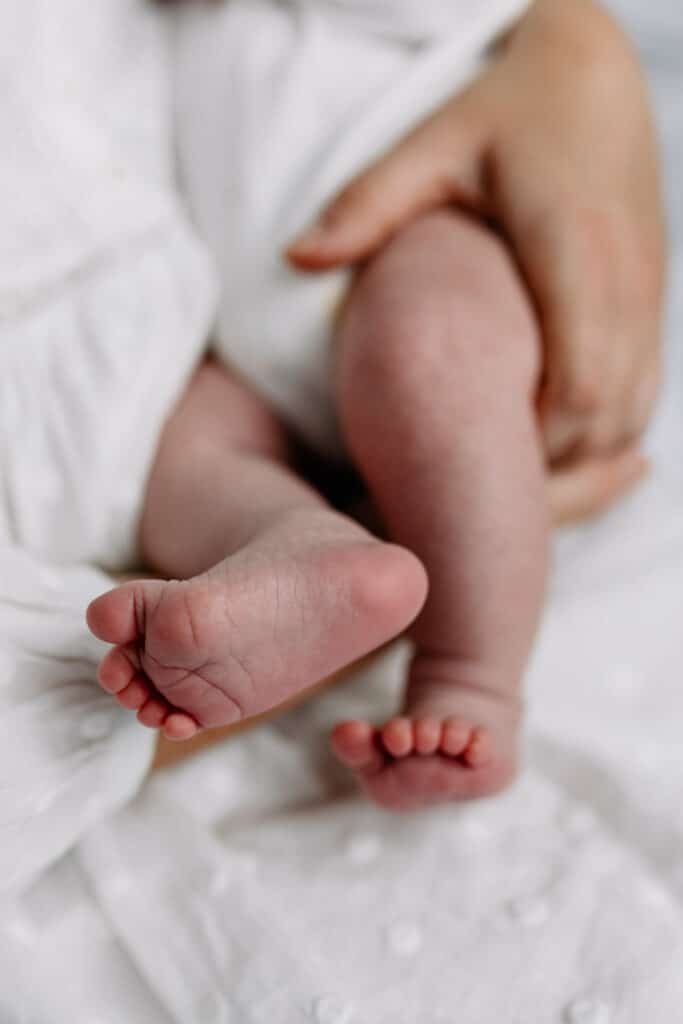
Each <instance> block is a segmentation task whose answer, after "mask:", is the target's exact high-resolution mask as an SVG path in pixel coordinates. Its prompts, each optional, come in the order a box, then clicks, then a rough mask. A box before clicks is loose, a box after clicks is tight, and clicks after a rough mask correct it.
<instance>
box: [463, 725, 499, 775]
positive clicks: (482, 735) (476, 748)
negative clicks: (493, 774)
mask: <svg viewBox="0 0 683 1024" xmlns="http://www.w3.org/2000/svg"><path fill="white" fill-rule="evenodd" d="M493 755H494V744H493V737H492V736H491V733H490V732H489V731H488V729H475V730H474V731H473V733H472V737H471V739H470V741H469V743H468V744H467V747H466V749H465V750H464V751H463V754H462V757H463V760H464V761H465V762H466V763H467V764H469V765H470V766H471V767H472V768H481V767H482V766H483V765H485V764H488V763H489V761H491V760H492V759H493Z"/></svg>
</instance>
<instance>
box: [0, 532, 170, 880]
mask: <svg viewBox="0 0 683 1024" xmlns="http://www.w3.org/2000/svg"><path fill="white" fill-rule="evenodd" d="M110 586H111V581H109V580H108V579H107V577H106V576H104V575H102V574H101V573H99V572H96V571H94V570H91V569H85V568H83V569H65V568H63V567H60V566H56V565H52V566H51V565H48V564H46V563H43V562H39V561H38V560H36V559H35V558H33V557H31V556H30V555H28V554H27V553H26V552H24V551H21V550H20V549H19V548H0V751H1V753H0V896H2V895H6V894H13V893H16V892H18V891H20V890H22V889H23V888H26V886H27V885H28V884H29V883H30V882H31V881H33V880H34V879H35V878H36V877H37V876H38V875H40V874H41V872H43V871H45V870H46V869H47V868H48V867H50V866H51V865H52V864H53V863H54V862H55V861H57V860H58V859H59V857H61V856H62V855H63V854H64V853H65V851H67V850H68V849H69V848H70V847H72V846H74V845H75V843H76V842H77V841H78V840H79V839H80V838H81V837H82V835H83V834H84V833H85V832H87V831H88V829H89V828H91V827H92V826H93V825H94V824H95V823H96V822H98V821H100V820H101V819H103V818H106V817H107V816H109V815H110V814H111V813H112V812H113V811H114V810H116V809H117V808H118V807H120V806H121V805H122V804H124V803H125V802H126V801H127V800H129V799H130V798H131V797H132V796H133V794H134V793H135V791H136V789H137V788H138V787H139V785H140V783H141V781H142V780H143V779H144V777H145V775H146V773H147V770H148V768H149V764H150V760H151V757H152V755H153V751H154V748H155V745H156V741H155V737H154V736H153V735H152V734H151V733H147V732H145V731H144V730H142V729H141V728H140V727H139V726H138V725H137V723H136V722H135V719H134V718H133V717H132V716H131V715H129V714H127V713H126V712H124V711H123V710H122V709H121V708H119V707H118V706H117V705H116V704H115V703H114V702H113V701H112V700H111V698H110V697H109V696H108V695H107V694H105V693H104V692H103V691H102V690H101V689H100V688H99V687H98V686H97V684H96V682H95V669H96V666H97V663H98V662H99V660H100V659H101V658H102V655H103V653H104V652H105V651H106V649H107V648H106V645H105V644H101V643H99V641H97V640H95V638H94V637H92V636H91V635H90V633H89V632H88V631H87V629H86V628H85V622H84V610H85V608H86V606H87V604H88V602H89V601H91V600H92V599H93V598H94V597H96V596H97V595H98V594H101V593H103V591H105V590H107V589H108V588H109V587H110Z"/></svg>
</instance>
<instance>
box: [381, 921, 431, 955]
mask: <svg viewBox="0 0 683 1024" xmlns="http://www.w3.org/2000/svg"><path fill="white" fill-rule="evenodd" d="M387 940H388V943H389V948H390V949H391V952H392V953H394V954H395V955H396V956H405V957H408V956H415V955H416V954H417V953H419V951H420V949H421V948H422V941H423V940H422V931H421V930H420V928H419V927H418V926H417V925H416V924H413V923H412V921H400V922H398V923H397V924H394V925H392V926H391V928H390V929H389V931H388V933H387Z"/></svg>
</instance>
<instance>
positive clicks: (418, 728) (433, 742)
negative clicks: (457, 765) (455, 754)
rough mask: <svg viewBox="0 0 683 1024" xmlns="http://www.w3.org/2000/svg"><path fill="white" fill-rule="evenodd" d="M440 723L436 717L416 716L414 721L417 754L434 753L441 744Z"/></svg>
mask: <svg viewBox="0 0 683 1024" xmlns="http://www.w3.org/2000/svg"><path fill="white" fill-rule="evenodd" d="M441 732H442V724H441V722H440V721H439V719H438V718H418V719H417V720H416V722H415V750H416V752H417V753H418V754H422V755H429V754H435V753H436V752H437V750H438V749H439V746H440V744H441Z"/></svg>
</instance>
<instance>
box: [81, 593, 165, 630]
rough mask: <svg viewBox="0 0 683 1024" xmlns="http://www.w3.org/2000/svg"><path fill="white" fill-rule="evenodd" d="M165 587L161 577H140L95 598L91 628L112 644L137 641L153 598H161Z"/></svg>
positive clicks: (89, 615)
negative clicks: (154, 578)
mask: <svg viewBox="0 0 683 1024" xmlns="http://www.w3.org/2000/svg"><path fill="white" fill-rule="evenodd" d="M163 586H164V584H163V583H162V582H161V581H160V580H142V581H140V580H136V581H135V582H131V583H124V584H123V585H122V586H120V587H116V588H115V589H114V590H110V591H108V592H107V593H106V594H102V595H101V596H100V597H97V598H95V600H94V601H93V602H92V603H91V604H90V606H89V607H88V610H87V612H86V620H87V623H88V627H89V629H90V631H91V632H92V633H94V634H95V636H96V637H97V638H98V639H99V640H104V641H106V643H109V644H130V643H133V642H134V641H135V640H136V639H137V638H138V637H139V636H141V635H142V634H143V632H144V622H145V617H146V609H147V606H148V604H149V602H150V600H158V597H159V595H160V593H161V590H162V588H163Z"/></svg>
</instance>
